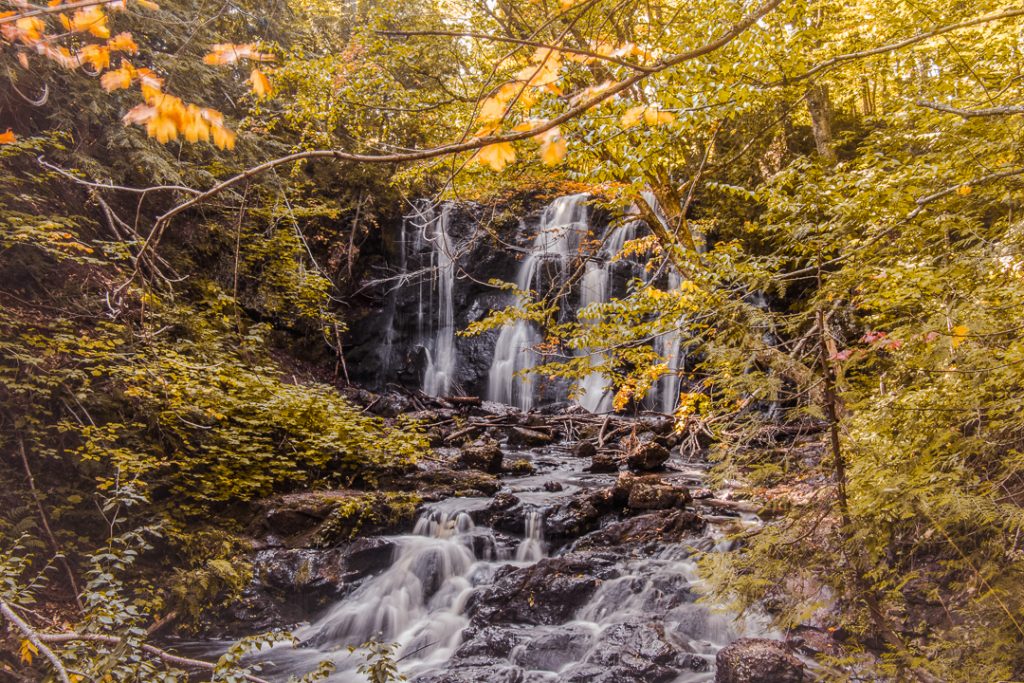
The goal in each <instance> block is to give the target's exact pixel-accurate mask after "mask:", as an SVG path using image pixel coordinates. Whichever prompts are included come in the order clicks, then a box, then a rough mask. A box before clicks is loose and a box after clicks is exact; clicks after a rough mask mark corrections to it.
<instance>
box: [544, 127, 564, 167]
mask: <svg viewBox="0 0 1024 683" xmlns="http://www.w3.org/2000/svg"><path fill="white" fill-rule="evenodd" d="M565 152H566V144H565V139H564V138H563V137H562V136H561V135H559V136H558V137H555V138H553V139H551V140H549V141H547V142H544V143H543V144H542V145H541V146H540V160H541V162H543V164H544V165H545V166H557V165H558V164H560V163H562V160H563V159H565Z"/></svg>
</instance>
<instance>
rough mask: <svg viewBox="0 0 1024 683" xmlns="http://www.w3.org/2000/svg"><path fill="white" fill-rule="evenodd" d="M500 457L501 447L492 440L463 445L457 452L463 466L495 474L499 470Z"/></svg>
mask: <svg viewBox="0 0 1024 683" xmlns="http://www.w3.org/2000/svg"><path fill="white" fill-rule="evenodd" d="M502 458H503V456H502V453H501V447H500V446H498V444H497V443H495V442H494V441H486V442H478V443H474V444H472V445H470V446H464V447H463V448H462V450H461V451H460V454H459V463H460V464H461V465H462V466H463V467H468V468H470V469H474V470H482V471H484V472H488V473H490V474H497V473H498V472H500V471H501V462H502Z"/></svg>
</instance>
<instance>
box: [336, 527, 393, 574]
mask: <svg viewBox="0 0 1024 683" xmlns="http://www.w3.org/2000/svg"><path fill="white" fill-rule="evenodd" d="M394 551H395V542H394V541H393V540H391V539H389V538H384V537H380V536H373V537H369V538H357V539H356V540H355V541H353V542H352V543H351V544H350V545H349V546H348V548H346V550H345V569H346V570H347V571H348V572H349V574H350V575H352V576H357V577H360V578H361V577H363V576H366V575H368V574H373V573H375V572H378V571H381V570H383V569H386V568H387V567H388V566H389V565H390V564H391V558H392V557H393V556H394Z"/></svg>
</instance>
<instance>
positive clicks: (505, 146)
mask: <svg viewBox="0 0 1024 683" xmlns="http://www.w3.org/2000/svg"><path fill="white" fill-rule="evenodd" d="M474 160H475V161H476V162H477V163H479V164H485V165H487V166H490V167H491V170H493V171H499V172H500V171H501V170H503V169H504V168H505V166H507V165H508V164H510V163H512V162H513V161H515V160H516V150H515V148H514V147H512V143H511V142H496V143H494V144H493V145H487V146H486V147H483V148H481V149H480V151H479V152H477V153H476V156H475V157H474Z"/></svg>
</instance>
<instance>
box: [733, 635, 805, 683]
mask: <svg viewBox="0 0 1024 683" xmlns="http://www.w3.org/2000/svg"><path fill="white" fill-rule="evenodd" d="M715 665H716V667H717V670H716V672H715V683H802V681H803V680H804V665H803V663H802V662H801V661H800V660H799V659H797V658H796V657H795V656H794V655H793V654H792V653H791V652H790V651H789V650H788V649H786V646H785V644H784V643H781V642H779V641H777V640H768V639H766V638H740V639H739V640H737V641H734V642H732V643H730V644H729V645H727V646H725V647H724V648H722V649H721V650H720V651H719V653H718V655H717V656H716V657H715Z"/></svg>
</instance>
